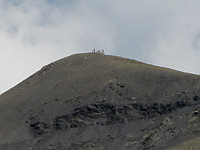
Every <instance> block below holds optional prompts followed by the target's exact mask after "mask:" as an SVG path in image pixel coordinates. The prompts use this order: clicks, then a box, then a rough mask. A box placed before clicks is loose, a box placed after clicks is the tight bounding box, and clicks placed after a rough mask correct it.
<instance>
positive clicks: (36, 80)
mask: <svg viewBox="0 0 200 150" xmlns="http://www.w3.org/2000/svg"><path fill="white" fill-rule="evenodd" d="M199 106H200V76H198V75H193V74H188V73H183V72H179V71H175V70H171V69H167V68H161V67H156V66H153V65H148V64H144V63H141V62H138V61H135V60H131V59H125V58H121V57H116V56H108V55H103V54H99V53H88V54H76V55H72V56H69V57H67V58H64V59H61V60H58V61H56V62H53V63H51V64H49V65H47V66H44V67H43V68H42V69H41V70H39V71H38V72H37V73H35V74H33V75H32V76H30V77H29V78H27V79H26V80H24V81H23V82H22V83H20V84H18V85H17V86H15V87H14V88H12V89H10V90H9V91H7V92H5V93H4V94H2V95H1V96H0V149H1V150H161V149H162V150H164V149H170V150H180V149H186V148H188V147H189V148H191V147H193V149H199V147H198V146H200V144H199V142H198V141H199V139H200V134H199V133H200V119H199V116H200V115H199V113H200V112H199Z"/></svg>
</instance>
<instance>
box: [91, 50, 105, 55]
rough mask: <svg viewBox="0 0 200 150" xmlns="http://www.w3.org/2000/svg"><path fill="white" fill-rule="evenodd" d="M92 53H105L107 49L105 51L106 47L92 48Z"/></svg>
mask: <svg viewBox="0 0 200 150" xmlns="http://www.w3.org/2000/svg"><path fill="white" fill-rule="evenodd" d="M92 53H100V54H105V51H104V49H102V50H97V51H96V50H95V49H93V50H92Z"/></svg>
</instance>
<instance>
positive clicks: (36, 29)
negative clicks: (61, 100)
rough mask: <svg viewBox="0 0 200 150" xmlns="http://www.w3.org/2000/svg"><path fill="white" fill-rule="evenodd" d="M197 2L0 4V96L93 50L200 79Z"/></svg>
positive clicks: (15, 0) (16, 0)
mask: <svg viewBox="0 0 200 150" xmlns="http://www.w3.org/2000/svg"><path fill="white" fill-rule="evenodd" d="M199 18H200V1H199V0H164V1H162V0H0V93H2V92H4V91H6V90H8V89H9V88H11V87H13V86H14V85H16V84H17V83H19V82H21V81H22V80H24V79H25V78H27V77H28V76H29V75H31V74H33V73H34V72H36V71H37V70H39V69H40V68H41V67H42V66H44V65H46V64H48V63H50V62H52V61H55V60H57V59H60V58H62V57H66V56H69V55H71V54H74V53H79V52H83V53H84V52H90V51H91V50H92V49H93V48H96V49H105V51H106V53H107V54H110V55H118V56H122V57H127V58H132V59H136V60H140V61H143V62H146V63H151V64H155V65H159V66H164V67H168V68H173V69H177V70H181V71H184V72H191V73H196V74H200V67H199V66H200V59H199V57H200V19H199Z"/></svg>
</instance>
